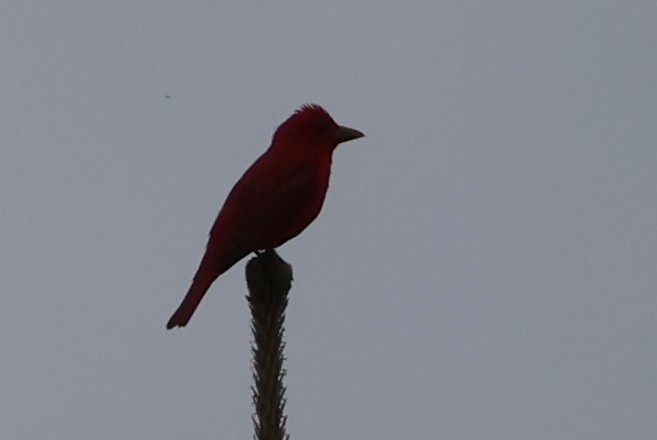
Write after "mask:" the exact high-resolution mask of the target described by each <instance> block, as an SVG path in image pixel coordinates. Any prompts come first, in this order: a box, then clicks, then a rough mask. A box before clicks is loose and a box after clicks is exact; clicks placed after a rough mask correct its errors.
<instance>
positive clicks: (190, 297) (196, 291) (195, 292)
mask: <svg viewBox="0 0 657 440" xmlns="http://www.w3.org/2000/svg"><path fill="white" fill-rule="evenodd" d="M216 278H217V275H216V274H215V273H209V272H202V271H201V270H199V273H197V274H196V276H195V277H194V281H193V282H192V285H191V286H190V287H189V290H188V291H187V294H186V295H185V298H184V299H183V301H182V303H180V306H178V310H176V311H175V312H174V313H173V315H171V318H169V322H167V329H172V328H174V327H184V326H186V325H187V323H188V322H189V320H190V319H191V317H192V315H193V314H194V311H195V310H196V308H197V307H198V305H199V303H200V302H201V300H202V299H203V297H204V296H205V294H206V292H207V291H208V289H209V288H210V285H211V284H212V282H213V281H214V280H215V279H216Z"/></svg>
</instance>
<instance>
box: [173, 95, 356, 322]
mask: <svg viewBox="0 0 657 440" xmlns="http://www.w3.org/2000/svg"><path fill="white" fill-rule="evenodd" d="M363 136H364V134H363V133H361V132H360V131H358V130H354V129H353V128H349V127H341V126H339V125H338V124H336V123H335V121H334V120H333V118H331V116H329V114H328V113H327V112H326V110H324V109H323V108H321V107H320V106H318V105H304V106H303V107H301V108H300V109H299V110H297V111H296V112H295V113H294V114H293V115H292V116H290V117H289V118H288V120H287V121H285V122H283V124H281V126H280V127H278V129H277V130H276V132H275V133H274V137H273V139H272V142H271V146H270V147H269V149H268V150H267V151H265V153H264V154H263V155H262V156H260V158H258V160H256V161H255V162H254V163H253V165H251V167H250V168H249V169H248V170H246V172H245V173H244V175H243V176H242V177H241V178H240V180H239V181H238V182H237V183H236V184H235V186H234V187H233V189H232V190H231V192H230V194H228V198H227V199H226V202H225V203H224V206H223V208H221V211H220V212H219V215H218V216H217V220H215V222H214V225H213V226H212V229H211V230H210V238H209V240H208V245H207V247H206V250H205V255H203V258H202V259H201V264H200V265H199V268H198V270H197V271H196V275H194V280H193V281H192V285H191V286H190V288H189V290H188V291H187V295H185V298H184V299H183V302H182V304H180V307H178V310H176V312H175V313H174V314H173V315H172V316H171V318H170V319H169V322H168V323H167V329H171V328H173V327H184V326H185V325H186V324H187V323H188V322H189V320H190V318H191V317H192V314H193V313H194V311H195V310H196V307H198V305H199V303H200V302H201V299H202V298H203V296H204V295H205V293H206V292H207V291H208V289H209V288H210V285H211V284H212V283H213V282H214V280H216V279H217V277H219V275H221V274H222V273H224V272H226V271H227V270H228V269H230V268H231V267H232V266H233V265H234V264H235V263H237V262H238V261H240V260H241V259H242V258H244V257H246V256H247V255H248V254H250V253H251V252H255V251H257V250H261V249H273V248H276V247H278V246H280V245H282V244H283V243H285V242H286V241H288V240H289V239H291V238H293V237H296V236H297V235H299V233H301V231H303V230H304V229H305V228H306V227H307V226H308V225H309V224H310V223H311V222H312V221H313V220H314V219H315V218H316V217H317V215H318V214H319V211H320V210H321V208H322V204H323V203H324V197H325V196H326V190H327V189H328V184H329V175H330V173H331V157H332V155H333V150H335V147H337V146H338V144H340V143H342V142H347V141H350V140H352V139H358V138H360V137H363Z"/></svg>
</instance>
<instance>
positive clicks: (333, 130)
mask: <svg viewBox="0 0 657 440" xmlns="http://www.w3.org/2000/svg"><path fill="white" fill-rule="evenodd" d="M363 136H365V135H364V134H363V133H361V132H360V131H358V130H355V129H353V128H349V127H343V126H340V125H338V124H336V123H335V121H334V120H333V118H331V116H330V115H329V114H328V113H327V112H326V110H324V109H323V108H322V107H320V106H319V105H317V104H306V105H304V106H302V107H301V108H300V109H299V110H297V111H296V112H294V114H293V115H292V116H290V117H289V118H288V119H287V121H285V122H283V123H282V124H281V126H280V127H278V129H277V130H276V133H275V134H274V139H273V142H272V146H273V145H276V144H281V145H295V146H299V147H302V148H320V149H322V150H328V151H333V150H334V149H335V147H337V146H338V144H340V143H342V142H347V141H350V140H353V139H358V138H360V137H363Z"/></svg>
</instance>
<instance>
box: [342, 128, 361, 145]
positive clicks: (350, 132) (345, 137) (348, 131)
mask: <svg viewBox="0 0 657 440" xmlns="http://www.w3.org/2000/svg"><path fill="white" fill-rule="evenodd" d="M363 136H365V135H364V134H363V133H361V132H360V131H358V130H354V129H353V128H349V127H338V130H337V131H336V132H335V140H336V141H337V142H338V144H341V143H342V142H347V141H351V140H354V139H358V138H362V137H363Z"/></svg>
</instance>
